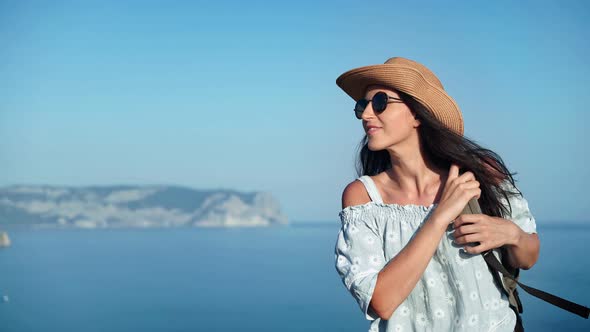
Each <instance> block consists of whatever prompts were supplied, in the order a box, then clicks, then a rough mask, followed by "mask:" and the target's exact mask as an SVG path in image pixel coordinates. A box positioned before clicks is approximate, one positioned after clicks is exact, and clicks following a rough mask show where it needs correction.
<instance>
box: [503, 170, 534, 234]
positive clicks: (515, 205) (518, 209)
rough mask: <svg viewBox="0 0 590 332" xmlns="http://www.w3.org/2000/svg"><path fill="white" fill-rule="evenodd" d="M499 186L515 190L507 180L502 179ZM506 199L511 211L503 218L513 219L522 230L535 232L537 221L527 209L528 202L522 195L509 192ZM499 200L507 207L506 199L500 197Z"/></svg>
mask: <svg viewBox="0 0 590 332" xmlns="http://www.w3.org/2000/svg"><path fill="white" fill-rule="evenodd" d="M501 186H502V187H503V188H505V189H508V190H509V191H513V192H516V191H517V190H516V187H514V186H513V185H512V184H511V183H510V182H509V181H508V180H505V181H503V182H502V184H501ZM508 200H509V202H510V208H512V212H511V213H510V215H508V216H505V218H506V219H508V220H511V221H513V222H514V223H515V224H517V225H518V226H519V227H520V228H521V229H522V230H523V231H525V232H527V233H529V234H530V233H537V223H536V222H535V218H534V217H533V214H532V213H531V211H530V209H529V204H528V202H527V200H526V199H525V198H524V196H523V195H520V194H518V193H517V194H516V195H510V194H509V195H508ZM500 201H501V202H502V204H504V206H506V207H507V208H508V204H507V203H506V199H505V198H504V197H501V198H500ZM509 210H510V209H509Z"/></svg>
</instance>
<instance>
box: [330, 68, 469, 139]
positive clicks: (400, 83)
mask: <svg viewBox="0 0 590 332" xmlns="http://www.w3.org/2000/svg"><path fill="white" fill-rule="evenodd" d="M336 84H337V85H338V86H339V87H340V88H341V89H342V90H343V91H344V92H346V94H348V95H349V96H350V97H351V98H352V99H354V100H355V101H358V100H359V99H362V98H363V97H364V95H365V92H366V90H367V87H368V86H370V85H383V86H386V87H390V88H393V89H395V90H398V91H402V92H404V93H407V94H409V95H410V96H412V97H414V98H415V99H416V100H417V101H418V102H420V103H421V104H422V105H424V106H425V107H426V108H427V109H428V110H429V111H430V112H432V114H433V115H434V116H435V117H436V118H437V119H438V120H439V121H441V122H442V123H443V124H444V125H446V126H447V127H448V128H449V129H451V130H453V131H454V132H456V133H458V134H460V135H463V116H462V114H461V110H460V109H459V106H457V103H455V101H454V100H453V98H451V96H449V95H448V94H447V93H446V92H445V91H444V90H443V89H442V88H440V87H438V86H436V85H435V84H434V83H432V82H430V81H428V80H427V79H426V78H425V77H424V75H422V73H420V72H419V71H418V70H417V69H415V68H412V67H409V66H405V65H400V64H387V63H386V64H380V65H372V66H365V67H360V68H355V69H351V70H349V71H347V72H345V73H344V74H342V75H340V76H339V77H338V78H337V79H336Z"/></svg>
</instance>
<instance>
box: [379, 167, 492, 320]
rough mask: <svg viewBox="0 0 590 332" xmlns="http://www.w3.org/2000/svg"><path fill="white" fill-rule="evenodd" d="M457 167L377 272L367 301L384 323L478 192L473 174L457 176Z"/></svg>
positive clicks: (415, 282)
mask: <svg viewBox="0 0 590 332" xmlns="http://www.w3.org/2000/svg"><path fill="white" fill-rule="evenodd" d="M458 174H459V167H458V166H456V165H452V166H451V169H450V172H449V176H448V178H447V181H446V183H445V188H444V191H443V194H442V196H441V199H440V201H439V203H438V206H437V208H436V209H435V210H434V212H433V214H432V215H431V216H430V218H429V219H428V221H427V222H425V223H424V224H423V226H422V227H421V228H420V229H419V230H418V231H417V233H416V235H415V236H414V237H413V238H412V240H411V241H410V242H408V244H407V245H406V246H405V247H404V249H402V250H401V251H400V252H399V253H398V254H397V255H396V256H395V257H394V258H393V259H391V260H390V261H389V262H388V263H387V264H386V265H385V267H383V269H382V270H381V271H380V272H379V274H378V276H377V282H376V285H375V290H374V292H373V296H372V298H371V303H370V305H371V307H372V308H373V311H375V313H377V314H378V315H379V317H381V318H382V319H384V320H388V319H389V318H390V317H391V315H392V314H393V312H394V311H395V310H396V309H397V307H398V306H399V305H400V304H401V303H402V302H403V301H404V300H405V299H406V298H407V297H408V296H409V295H410V293H411V292H412V290H413V289H414V287H415V286H416V284H417V283H418V280H420V277H421V276H422V274H423V273H424V271H425V270H426V267H427V266H428V263H429V262H430V260H431V258H432V256H433V255H434V252H435V251H436V249H437V247H438V244H439V243H440V240H441V238H442V236H443V235H444V233H445V231H446V229H447V227H448V225H449V223H450V222H451V221H452V220H453V219H455V218H456V217H457V216H458V215H459V214H460V213H461V212H462V211H463V208H464V207H465V205H466V204H467V202H469V200H470V199H471V198H473V197H476V198H479V195H480V194H481V190H480V189H479V182H477V181H476V180H475V177H474V176H473V173H471V172H466V173H464V174H462V175H461V176H459V175H458Z"/></svg>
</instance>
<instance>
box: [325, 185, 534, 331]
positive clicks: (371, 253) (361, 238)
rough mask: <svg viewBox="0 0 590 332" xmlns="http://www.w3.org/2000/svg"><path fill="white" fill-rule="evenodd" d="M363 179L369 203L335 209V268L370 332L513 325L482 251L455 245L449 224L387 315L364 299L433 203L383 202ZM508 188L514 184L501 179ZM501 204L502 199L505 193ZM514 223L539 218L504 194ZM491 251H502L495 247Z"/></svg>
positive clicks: (528, 224)
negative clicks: (337, 221)
mask: <svg viewBox="0 0 590 332" xmlns="http://www.w3.org/2000/svg"><path fill="white" fill-rule="evenodd" d="M358 180H360V181H361V182H362V183H363V184H364V185H365V188H366V189H367V192H368V193H369V196H370V197H371V202H368V203H366V204H363V205H355V206H349V207H346V208H345V209H343V210H342V211H340V213H339V216H340V220H341V222H342V226H341V229H340V231H339V233H338V238H337V240H336V247H335V266H336V270H337V272H338V274H339V275H340V277H341V278H342V282H343V283H344V286H346V289H348V291H349V292H350V293H351V294H352V296H353V297H354V298H355V299H356V301H357V302H358V305H359V306H360V309H361V310H362V312H363V315H365V317H366V319H367V320H369V321H370V326H369V331H370V332H376V331H396V332H400V331H513V330H514V325H515V324H516V315H515V314H514V312H513V311H512V309H511V308H510V307H509V304H508V299H507V297H506V295H505V294H504V293H503V292H502V291H501V289H500V288H499V286H497V285H496V283H495V282H494V280H493V277H492V274H491V272H490V271H489V270H488V267H487V265H486V263H485V261H484V259H483V257H482V256H481V254H477V255H474V254H469V253H467V252H465V251H464V250H463V246H461V245H457V244H454V243H453V240H454V236H453V234H452V233H453V229H452V227H449V228H448V229H447V231H446V234H445V235H443V237H442V239H441V241H440V243H439V246H438V248H437V250H436V252H435V253H434V255H433V257H432V258H431V260H430V262H429V264H428V266H427V268H426V270H425V271H424V274H423V275H422V277H421V278H420V280H419V281H418V283H417V284H416V287H414V289H413V290H412V292H411V293H410V295H409V296H408V297H407V298H406V299H405V300H404V302H403V303H402V304H401V305H400V306H399V307H398V308H397V309H396V310H395V311H394V313H393V314H392V316H391V317H390V319H389V320H382V319H381V318H379V316H378V315H377V314H375V313H374V312H373V310H372V309H371V307H370V306H369V303H370V302H371V297H372V295H373V291H374V289H375V284H376V281H377V274H378V273H379V271H380V270H381V269H382V268H383V267H384V266H385V265H386V264H387V262H389V261H390V260H391V259H392V258H394V257H395V256H396V255H397V254H398V253H399V252H400V251H401V250H402V249H403V248H404V246H405V245H406V244H407V243H408V242H409V241H410V240H411V239H412V237H413V236H414V234H415V233H416V232H417V231H418V230H419V228H420V227H421V226H422V225H423V224H424V222H426V221H427V220H428V217H429V216H430V215H431V214H432V212H433V211H434V210H435V209H436V206H437V205H436V204H432V205H430V206H421V205H398V204H384V203H383V200H382V198H381V196H380V195H379V192H378V190H377V187H376V186H375V183H374V182H373V180H372V179H371V177H369V176H362V177H360V178H359V179H358ZM502 186H504V187H505V188H510V189H512V190H513V191H514V187H512V185H511V184H510V183H509V182H508V181H505V182H503V183H502ZM501 201H502V204H504V205H507V203H506V200H505V199H502V200H501ZM509 201H510V206H511V208H512V213H511V214H510V216H506V219H508V220H511V221H513V222H514V223H516V224H517V225H518V226H520V227H521V228H522V229H523V230H524V231H525V232H527V233H536V223H535V219H534V217H533V215H532V214H531V212H530V210H529V208H528V203H527V201H526V199H525V198H524V197H522V196H520V195H518V196H512V197H510V198H509ZM494 254H496V256H499V254H498V253H497V252H496V251H494Z"/></svg>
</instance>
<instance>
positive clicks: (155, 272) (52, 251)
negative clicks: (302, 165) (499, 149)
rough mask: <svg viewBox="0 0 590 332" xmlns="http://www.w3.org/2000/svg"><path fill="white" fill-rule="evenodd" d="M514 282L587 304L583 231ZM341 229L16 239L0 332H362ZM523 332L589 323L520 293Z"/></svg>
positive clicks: (58, 233) (1, 284) (589, 237)
mask: <svg viewBox="0 0 590 332" xmlns="http://www.w3.org/2000/svg"><path fill="white" fill-rule="evenodd" d="M538 228H539V231H540V232H541V257H540V259H539V262H538V263H537V265H535V267H534V268H533V269H532V270H529V271H522V274H521V281H523V282H524V283H525V284H528V285H530V286H533V287H537V288H540V289H543V290H546V291H548V292H552V293H555V294H557V295H560V296H563V297H566V298H568V299H570V300H572V301H574V302H578V303H582V304H585V305H587V306H588V305H590V282H589V281H590V260H589V259H588V257H587V254H588V249H590V246H589V243H590V228H587V227H586V228H585V227H579V226H578V227H571V226H568V227H554V226H553V227H548V226H547V227H543V226H542V225H541V226H539V227H538ZM337 232H338V224H337V222H334V223H333V224H323V225H321V226H312V225H303V224H300V225H293V226H290V227H285V228H274V229H240V230H224V229H182V230H180V229H164V230H99V231H85V230H38V231H13V232H11V233H10V236H11V239H12V241H13V246H12V247H11V248H9V249H2V250H0V295H7V296H8V298H9V301H8V302H4V303H2V301H1V297H0V331H3V332H12V331H60V332H66V331H366V330H367V326H368V321H365V320H364V318H363V316H362V313H361V311H360V309H359V308H358V307H357V304H356V302H355V301H354V299H353V298H352V296H351V295H350V294H349V293H348V292H347V291H346V289H345V288H344V285H343V284H342V282H341V281H340V279H339V277H338V275H337V273H336V270H335V268H334V244H335V241H336V235H337ZM521 294H522V295H521V297H522V300H523V302H524V308H525V312H524V316H523V317H524V321H525V327H526V328H527V331H565V330H568V331H583V330H584V331H588V330H590V323H589V321H588V320H585V319H582V318H580V317H578V316H575V315H572V314H569V313H567V312H565V311H562V310H560V309H557V308H555V307H553V306H552V305H549V304H546V303H544V302H542V301H540V300H537V299H536V298H534V297H532V296H529V295H528V294H526V293H524V291H521Z"/></svg>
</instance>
